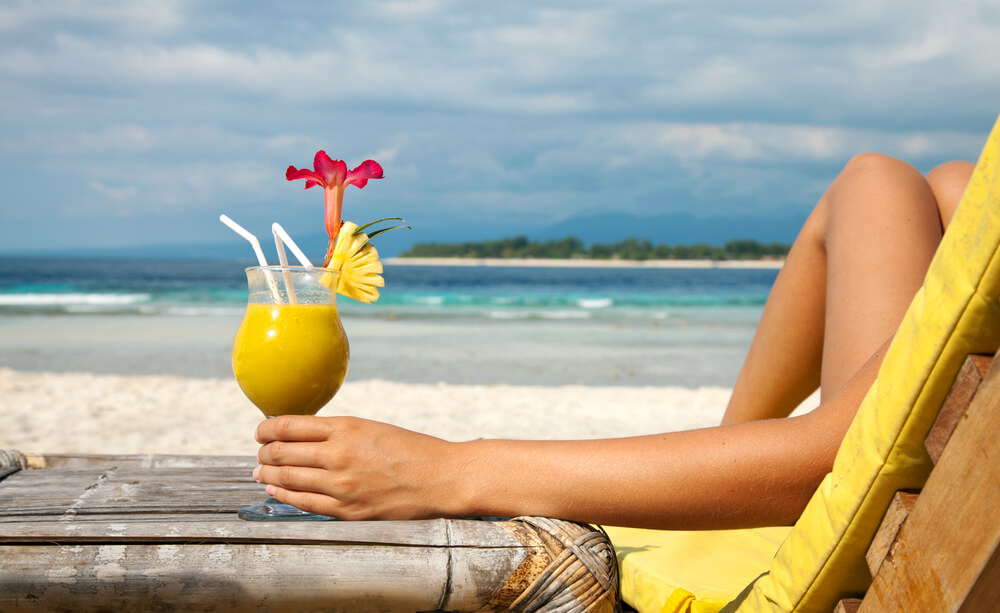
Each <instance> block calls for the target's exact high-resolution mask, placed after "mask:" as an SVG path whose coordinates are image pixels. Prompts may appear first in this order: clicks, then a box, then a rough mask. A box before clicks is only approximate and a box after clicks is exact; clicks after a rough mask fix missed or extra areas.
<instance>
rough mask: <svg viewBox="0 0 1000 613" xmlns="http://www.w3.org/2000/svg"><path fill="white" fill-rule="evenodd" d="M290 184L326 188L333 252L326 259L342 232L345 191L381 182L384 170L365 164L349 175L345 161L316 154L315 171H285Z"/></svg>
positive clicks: (323, 154) (327, 221) (323, 152)
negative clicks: (303, 183)
mask: <svg viewBox="0 0 1000 613" xmlns="http://www.w3.org/2000/svg"><path fill="white" fill-rule="evenodd" d="M285 178H286V179H288V180H289V181H296V180H298V179H305V180H306V187H305V189H309V188H310V187H313V186H315V185H322V186H323V196H324V201H325V204H326V233H327V234H329V235H330V249H329V251H328V253H327V257H328V258H329V255H330V254H332V253H333V246H334V242H335V241H336V240H337V234H338V233H339V232H340V225H341V211H342V209H343V207H344V189H345V188H346V187H347V186H348V185H357V186H358V188H359V189H360V188H363V187H364V186H365V185H367V184H368V179H381V178H382V167H381V166H380V165H379V163H378V162H376V161H375V160H365V161H364V162H361V163H360V164H358V167H357V168H355V169H354V170H352V171H350V172H348V171H347V164H345V163H344V162H343V161H342V160H333V159H330V156H329V155H327V154H326V151H322V150H321V151H317V152H316V157H315V159H313V169H312V170H309V169H307V168H302V169H299V168H295V167H294V166H289V167H288V170H286V171H285Z"/></svg>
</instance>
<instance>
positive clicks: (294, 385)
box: [233, 266, 350, 521]
mask: <svg viewBox="0 0 1000 613" xmlns="http://www.w3.org/2000/svg"><path fill="white" fill-rule="evenodd" d="M246 273H247V284H248V287H249V292H250V293H249V299H248V301H247V309H246V313H245V314H244V316H243V322H242V323H241V324H240V328H239V331H237V333H236V338H235V339H234V340H233V373H234V374H235V375H236V381H237V383H239V385H240V389H242V390H243V393H244V394H246V396H247V398H249V399H250V401H251V402H253V403H254V405H256V406H257V408H258V409H260V410H261V412H262V413H264V415H265V416H266V417H267V418H268V419H270V418H273V417H277V416H278V415H314V414H315V413H316V412H317V411H319V410H320V409H321V408H323V406H324V405H326V403H328V402H329V401H330V399H331V398H333V396H334V394H336V393H337V390H339V389H340V386H341V385H342V384H343V383H344V376H345V375H346V374H347V363H348V360H349V356H350V349H349V347H348V344H347V335H346V334H345V333H344V327H343V325H341V323H340V316H339V314H338V313H337V299H336V292H335V291H334V290H332V289H331V288H336V287H337V275H338V274H339V273H337V272H336V271H331V270H327V269H323V268H304V267H300V266H255V267H252V268H247V271H246ZM239 516H240V518H242V519H246V520H251V521H254V520H255V521H287V520H327V519H332V518H330V517H327V516H325V515H316V514H313V513H307V512H305V511H302V510H300V509H297V508H296V507H294V506H292V505H289V504H285V503H283V502H281V501H279V500H277V499H276V498H273V497H269V498H268V499H267V500H265V501H264V502H262V503H259V504H256V505H253V506H249V507H243V508H241V509H240V510H239Z"/></svg>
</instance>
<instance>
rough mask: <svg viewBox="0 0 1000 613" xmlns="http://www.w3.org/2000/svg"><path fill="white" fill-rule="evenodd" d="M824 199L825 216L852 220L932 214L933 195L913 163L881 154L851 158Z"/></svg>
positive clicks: (934, 210) (933, 209) (859, 155)
mask: <svg viewBox="0 0 1000 613" xmlns="http://www.w3.org/2000/svg"><path fill="white" fill-rule="evenodd" d="M824 199H825V200H826V203H825V206H826V207H827V209H828V210H827V211H826V216H827V218H828V219H830V220H831V221H832V220H834V219H836V218H838V217H839V218H841V219H842V220H844V221H847V220H850V222H851V223H853V222H857V221H860V220H870V221H872V222H874V221H876V220H877V219H879V218H880V217H884V218H887V219H891V218H893V217H899V216H906V217H910V216H912V215H913V214H914V213H917V214H919V215H924V214H926V215H929V214H930V213H933V214H934V217H935V218H936V216H937V211H936V209H935V207H934V205H935V203H934V195H933V193H932V191H931V189H930V186H929V185H928V183H927V180H926V179H925V178H924V176H923V174H921V173H920V171H919V170H917V169H916V168H915V167H914V166H912V165H911V164H909V163H907V162H904V161H903V160H900V159H898V158H894V157H892V156H889V155H883V154H881V153H861V154H858V155H855V156H854V157H852V158H851V159H850V160H849V161H848V162H847V164H846V165H845V166H844V168H843V170H841V172H840V174H839V175H837V178H836V179H835V180H834V182H833V184H832V185H831V186H830V189H829V190H828V192H827V194H826V195H825V197H824Z"/></svg>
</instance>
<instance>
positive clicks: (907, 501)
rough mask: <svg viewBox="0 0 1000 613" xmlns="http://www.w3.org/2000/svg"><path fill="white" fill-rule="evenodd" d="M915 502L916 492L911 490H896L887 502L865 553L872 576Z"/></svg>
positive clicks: (894, 540)
mask: <svg viewBox="0 0 1000 613" xmlns="http://www.w3.org/2000/svg"><path fill="white" fill-rule="evenodd" d="M916 503H917V494H915V493H913V492H896V493H895V494H894V495H893V497H892V500H891V501H890V502H889V508H888V509H886V512H885V517H883V518H882V523H881V524H880V525H879V527H878V532H876V533H875V538H874V539H872V544H871V545H870V546H869V547H868V552H867V553H866V554H865V561H866V562H867V563H868V570H869V571H870V572H871V574H872V576H873V577H874V576H875V574H876V573H877V572H878V569H879V567H880V566H882V560H884V559H885V557H886V556H887V555H889V553H890V551H892V545H893V544H894V543H895V542H896V537H897V536H898V535H899V530H900V529H901V528H902V527H903V523H904V522H905V521H906V518H907V517H909V515H910V512H911V511H912V510H913V505H915V504H916Z"/></svg>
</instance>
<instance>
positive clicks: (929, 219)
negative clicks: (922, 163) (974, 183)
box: [723, 154, 971, 423]
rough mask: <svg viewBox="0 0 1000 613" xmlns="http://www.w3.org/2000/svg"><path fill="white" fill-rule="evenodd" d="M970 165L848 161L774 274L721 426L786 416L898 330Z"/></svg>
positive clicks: (870, 158)
mask: <svg viewBox="0 0 1000 613" xmlns="http://www.w3.org/2000/svg"><path fill="white" fill-rule="evenodd" d="M970 168H971V165H969V164H967V163H953V164H950V165H943V166H941V167H939V168H937V169H935V170H934V171H932V173H930V175H929V177H928V179H925V178H924V177H923V176H922V175H921V174H920V173H919V172H918V171H917V170H916V169H915V168H913V167H912V166H910V165H909V164H906V163H904V162H901V161H899V160H896V159H893V158H890V157H888V156H883V155H878V154H863V155H860V156H857V157H855V158H853V159H852V160H851V161H850V162H849V163H848V164H847V166H846V167H845V168H844V170H843V171H842V172H841V173H840V174H839V175H838V176H837V178H836V179H835V180H834V182H833V183H832V184H831V186H830V188H829V189H828V190H827V191H826V193H825V194H824V195H823V196H822V198H820V201H819V203H818V204H817V205H816V208H815V209H814V210H813V212H812V214H811V215H810V216H809V218H808V219H807V220H806V223H805V225H804V226H803V228H802V231H801V232H800V233H799V236H798V238H796V240H795V243H794V244H793V245H792V249H791V251H790V252H789V255H788V258H787V260H786V262H785V266H784V267H783V268H782V271H781V272H780V273H779V275H778V278H777V279H776V280H775V284H774V287H773V288H772V290H771V295H770V296H769V298H768V302H767V305H766V306H765V308H764V313H763V315H762V317H761V321H760V324H759V326H758V328H757V333H756V334H755V336H754V340H753V342H752V344H751V346H750V351H749V353H748V355H747V359H746V362H745V363H744V365H743V368H742V370H741V371H740V375H739V377H738V379H737V381H736V385H735V386H734V389H733V395H732V397H731V399H730V402H729V406H728V407H727V409H726V415H725V417H724V419H723V423H735V422H740V421H750V420H754V419H768V418H774V417H783V416H787V415H788V414H789V413H790V412H791V411H792V410H793V409H794V408H795V407H796V406H797V405H798V404H799V403H800V402H801V401H802V400H804V399H805V398H806V397H807V396H808V395H809V394H810V393H812V392H813V391H814V390H815V389H816V387H817V386H821V388H822V395H823V396H824V397H828V396H829V395H830V394H832V393H835V392H836V391H837V390H838V389H840V388H841V387H842V386H843V385H844V383H845V382H846V381H847V380H848V378H850V377H851V375H853V374H854V373H855V372H856V371H857V370H858V369H859V368H860V367H861V365H862V364H863V363H864V362H865V361H866V360H867V359H868V358H869V357H870V356H871V355H872V353H873V352H874V351H875V350H876V349H877V348H878V347H880V346H881V345H882V344H883V343H884V342H885V341H886V340H887V339H888V338H889V337H890V336H891V335H892V334H893V333H894V332H895V329H896V327H897V326H898V325H899V321H900V319H901V318H902V315H903V313H904V312H905V310H906V308H907V306H908V305H909V303H910V300H911V299H912V297H913V294H914V293H915V292H916V290H917V288H919V287H920V284H921V283H922V281H923V277H924V274H925V273H926V270H927V265H928V264H929V262H930V258H931V257H932V256H933V254H934V251H935V249H936V248H937V244H938V242H939V241H940V238H941V232H942V227H943V226H942V220H944V222H945V223H946V222H947V220H950V218H951V213H952V212H953V211H954V208H955V206H957V201H958V199H959V198H960V196H961V190H962V189H964V183H963V180H964V181H965V182H967V181H968V174H969V172H971V170H970ZM963 177H964V179H963ZM939 200H940V202H939Z"/></svg>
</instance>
